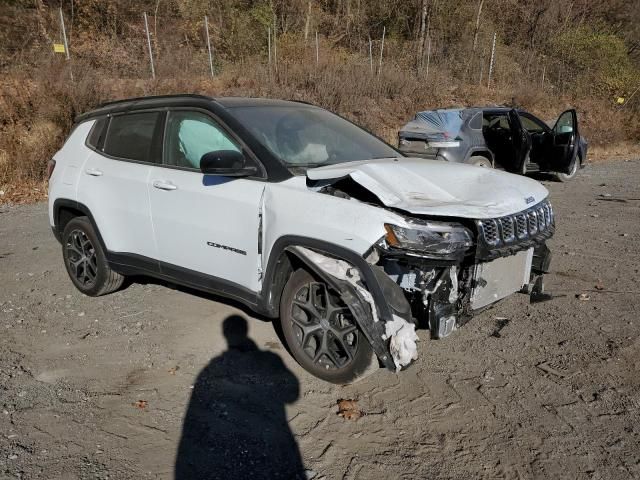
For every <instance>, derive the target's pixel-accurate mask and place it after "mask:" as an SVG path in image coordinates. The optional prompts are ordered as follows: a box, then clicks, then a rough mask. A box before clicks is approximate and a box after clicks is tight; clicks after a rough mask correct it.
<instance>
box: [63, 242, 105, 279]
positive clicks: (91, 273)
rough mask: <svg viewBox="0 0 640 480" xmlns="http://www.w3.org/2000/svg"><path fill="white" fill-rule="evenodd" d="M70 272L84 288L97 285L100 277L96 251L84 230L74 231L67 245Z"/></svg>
mask: <svg viewBox="0 0 640 480" xmlns="http://www.w3.org/2000/svg"><path fill="white" fill-rule="evenodd" d="M65 248H66V250H67V264H68V266H69V271H70V272H71V274H72V275H73V276H74V278H75V279H76V281H77V282H78V283H79V284H80V285H81V286H82V287H84V288H90V287H92V286H93V285H94V284H95V283H96V277H97V276H98V258H97V256H96V250H95V248H94V246H93V244H92V243H91V240H89V237H87V234H86V233H85V232H83V231H82V230H72V231H71V233H70V234H69V236H68V237H67V241H66V243H65Z"/></svg>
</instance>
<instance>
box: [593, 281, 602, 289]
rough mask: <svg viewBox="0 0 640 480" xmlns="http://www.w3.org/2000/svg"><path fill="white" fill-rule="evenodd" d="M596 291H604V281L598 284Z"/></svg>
mask: <svg viewBox="0 0 640 480" xmlns="http://www.w3.org/2000/svg"><path fill="white" fill-rule="evenodd" d="M594 288H595V289H596V290H604V285H603V284H602V280H598V283H597V284H596V285H595V287H594Z"/></svg>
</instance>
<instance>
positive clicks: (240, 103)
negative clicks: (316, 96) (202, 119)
mask: <svg viewBox="0 0 640 480" xmlns="http://www.w3.org/2000/svg"><path fill="white" fill-rule="evenodd" d="M301 104H306V102H299V101H288V100H277V99H270V98H251V97H217V98H213V97H208V96H206V95H196V94H179V95H155V96H148V97H135V98H125V99H122V100H114V101H111V102H106V103H103V104H102V105H100V106H99V107H98V108H96V109H94V110H91V111H88V112H86V113H83V114H81V115H78V116H77V117H76V119H75V120H76V122H82V121H84V120H87V119H89V118H93V117H99V116H102V115H109V114H115V113H123V112H129V111H134V110H142V109H148V108H164V107H205V108H206V107H209V108H211V107H213V108H214V109H220V108H223V109H229V108H236V107H261V106H292V105H298V106H299V105H301ZM307 105H310V104H307ZM216 107H217V108H216Z"/></svg>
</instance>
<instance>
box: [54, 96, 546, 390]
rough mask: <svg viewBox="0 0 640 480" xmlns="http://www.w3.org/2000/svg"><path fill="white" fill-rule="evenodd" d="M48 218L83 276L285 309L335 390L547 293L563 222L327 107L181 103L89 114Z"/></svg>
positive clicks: (520, 188) (527, 197)
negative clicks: (500, 308) (511, 303)
mask: <svg viewBox="0 0 640 480" xmlns="http://www.w3.org/2000/svg"><path fill="white" fill-rule="evenodd" d="M49 172H50V183H49V217H50V223H51V227H52V228H53V232H54V235H55V236H56V238H57V239H58V240H59V241H60V242H61V244H62V255H63V257H64V263H65V266H66V268H67V271H68V273H69V276H70V277H71V281H72V282H73V284H74V285H75V286H76V287H77V288H78V289H79V290H80V291H81V292H83V293H85V294H87V295H92V296H97V295H103V294H106V293H110V292H113V291H115V290H117V289H118V288H120V287H121V285H122V282H123V279H124V277H125V276H126V275H133V274H135V275H140V274H143V275H150V276H153V277H157V278H160V279H165V280H168V281H170V282H173V283H177V284H182V285H185V286H188V287H193V288H196V289H200V290H203V291H207V292H212V293H215V294H218V295H222V296H225V297H228V298H232V299H235V300H238V301H240V302H242V303H244V304H245V305H247V306H248V307H250V308H251V309H253V310H254V311H256V312H258V313H260V314H262V315H265V316H268V317H271V318H274V319H278V321H279V325H280V329H281V333H282V337H283V338H284V340H285V341H286V343H287V347H288V349H289V351H290V352H291V354H292V355H293V356H294V357H295V359H296V360H297V361H298V362H299V363H300V365H302V366H303V367H304V368H305V369H307V370H308V371H309V372H311V373H313V374H314V375H316V376H318V377H320V378H322V379H325V380H327V381H330V382H335V383H346V382H350V381H353V380H354V379H356V378H357V377H358V376H360V375H362V374H363V373H364V372H365V370H367V369H368V368H369V366H371V365H375V364H376V358H377V361H379V363H381V364H382V365H383V366H385V367H387V368H389V369H393V370H399V369H401V368H402V367H404V366H406V365H408V364H410V363H411V362H412V361H413V360H414V359H415V358H417V349H416V343H415V342H416V340H417V336H416V333H415V328H416V326H417V327H425V328H428V329H429V330H430V332H431V336H432V337H434V338H441V337H445V336H447V335H449V334H450V333H451V332H452V331H453V330H455V329H456V328H457V327H459V326H460V325H462V324H463V323H465V322H466V321H467V320H468V319H469V318H470V317H471V316H472V315H473V313H474V312H477V311H479V310H481V309H483V308H485V307H487V306H489V305H491V304H492V303H494V302H496V301H498V300H500V299H502V298H504V297H506V296H508V295H510V294H512V293H514V292H517V291H523V292H529V293H531V292H533V293H538V294H539V295H540V292H541V285H542V282H541V279H542V274H543V273H545V272H546V271H547V269H548V266H549V261H550V253H549V251H548V249H547V248H546V246H545V241H546V240H547V239H548V238H549V237H550V236H551V235H552V234H553V232H554V217H553V211H552V209H551V205H550V203H549V201H548V200H547V195H548V192H547V190H546V189H545V188H544V187H543V186H541V185H540V184H539V183H537V182H535V181H533V180H531V179H528V178H523V177H519V176H516V175H512V174H508V173H505V172H500V171H496V170H492V169H486V168H480V167H475V166H469V165H463V164H455V163H443V162H438V161H430V160H425V159H415V158H407V157H405V156H403V154H401V153H399V152H398V151H397V150H395V149H394V148H393V147H391V146H389V145H388V144H386V143H385V142H383V141H382V140H380V139H378V138H377V137H375V136H373V135H371V134H370V133H368V132H366V131H364V130H362V129H361V128H359V127H357V126H356V125H354V124H352V123H350V122H348V121H347V120H344V119H343V118H341V117H339V116H337V115H334V114H332V113H330V112H328V111H326V110H323V109H321V108H318V107H315V106H312V105H308V104H305V103H298V102H286V101H279V100H267V99H249V98H219V99H213V98H209V97H204V96H196V95H176V96H163V97H148V98H137V99H130V100H123V101H118V102H113V103H109V104H105V105H103V106H101V107H100V108H98V109H97V110H94V111H91V112H88V113H86V114H84V115H81V116H80V117H79V118H78V119H77V124H76V126H75V128H74V129H73V132H72V133H71V135H70V136H69V138H68V140H67V141H66V143H65V145H64V146H63V147H62V149H61V150H60V151H59V152H57V153H56V154H55V156H54V158H53V159H52V160H51V161H50V164H49Z"/></svg>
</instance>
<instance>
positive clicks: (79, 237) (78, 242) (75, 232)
mask: <svg viewBox="0 0 640 480" xmlns="http://www.w3.org/2000/svg"><path fill="white" fill-rule="evenodd" d="M62 257H63V258H64V265H65V267H66V268H67V273H68V274H69V278H71V281H72V282H73V284H74V285H75V287H76V288H77V289H78V290H80V291H81V292H82V293H84V294H85V295H89V296H91V297H98V296H100V295H105V294H107V293H111V292H114V291H116V290H117V289H119V288H120V287H121V286H122V282H123V281H124V277H123V276H122V275H120V274H119V273H117V272H114V271H113V270H112V269H111V268H110V267H109V264H108V263H107V259H106V257H105V254H104V251H103V250H102V247H101V246H100V242H99V241H98V236H97V235H96V232H95V231H94V229H93V226H92V225H91V222H90V221H89V219H88V218H87V217H76V218H73V219H72V220H70V221H69V223H67V225H66V226H65V228H64V232H63V233H62Z"/></svg>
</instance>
